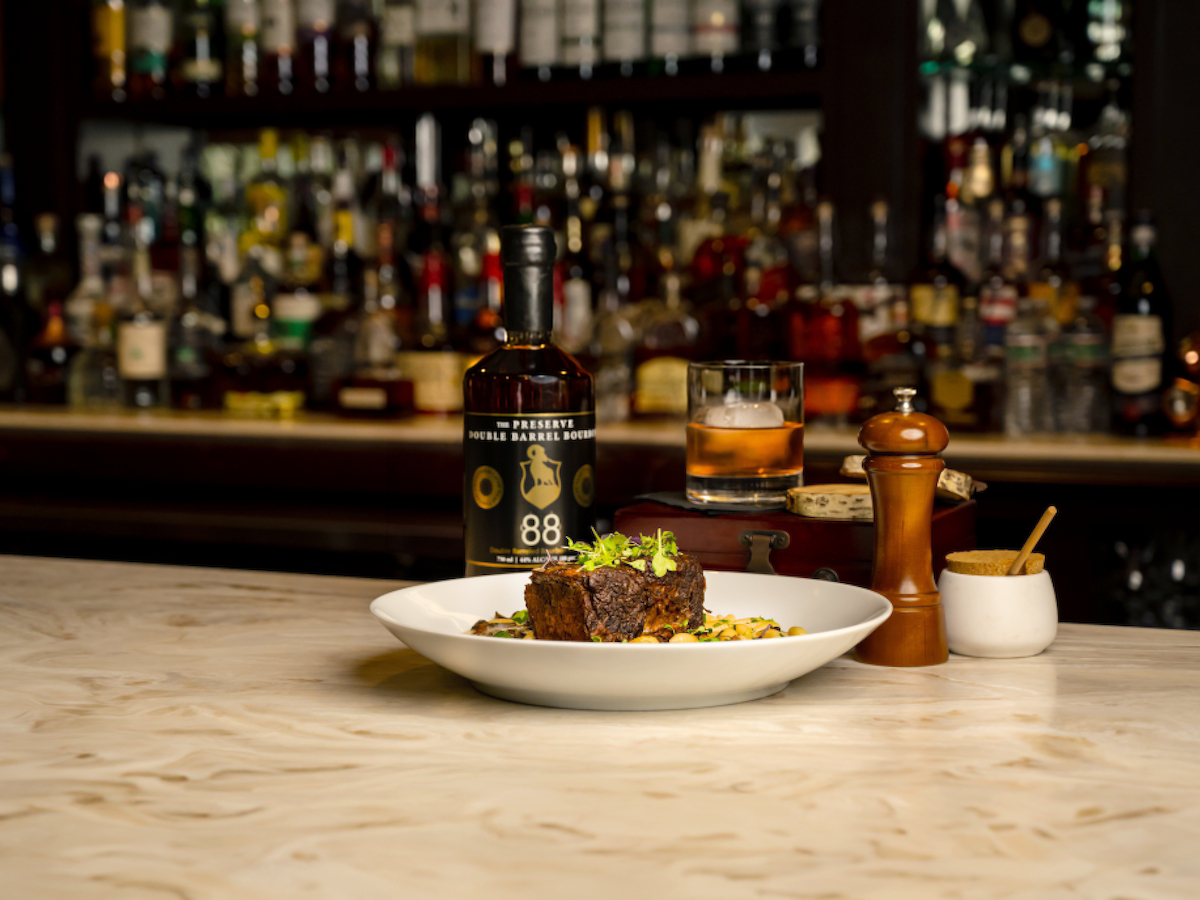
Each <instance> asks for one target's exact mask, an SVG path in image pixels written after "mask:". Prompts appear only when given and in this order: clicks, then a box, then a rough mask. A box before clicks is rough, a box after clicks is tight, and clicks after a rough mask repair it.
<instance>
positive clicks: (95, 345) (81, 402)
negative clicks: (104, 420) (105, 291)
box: [67, 297, 124, 410]
mask: <svg viewBox="0 0 1200 900" xmlns="http://www.w3.org/2000/svg"><path fill="white" fill-rule="evenodd" d="M121 388H122V384H121V373H120V369H119V366H118V362H117V351H116V343H115V341H114V339H113V308H112V304H111V303H109V301H108V298H107V297H101V298H99V299H97V301H96V302H95V304H94V305H93V306H92V321H91V325H90V328H89V333H88V337H87V338H86V339H85V341H84V343H83V347H82V349H81V350H80V351H79V352H78V353H76V354H75V357H74V358H73V359H72V360H71V368H70V371H69V372H68V375H67V403H68V404H69V405H70V406H71V408H72V409H88V410H114V409H120V408H121V406H122V405H123V404H124V398H123V395H122V390H121Z"/></svg>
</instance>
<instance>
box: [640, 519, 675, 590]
mask: <svg viewBox="0 0 1200 900" xmlns="http://www.w3.org/2000/svg"><path fill="white" fill-rule="evenodd" d="M641 538H642V543H641V547H642V553H643V555H645V556H649V557H650V563H651V565H653V566H654V574H655V575H657V576H658V577H659V578H662V577H663V576H664V575H666V574H667V572H674V571H675V570H676V569H678V568H679V564H678V563H676V562H675V560H673V559H671V557H672V556H678V555H679V547H678V545H676V543H675V535H673V534H671V532H669V531H663V530H662V529H661V528H660V529H658V535H657V536H655V537H650V536H648V535H645V534H643V535H642V536H641Z"/></svg>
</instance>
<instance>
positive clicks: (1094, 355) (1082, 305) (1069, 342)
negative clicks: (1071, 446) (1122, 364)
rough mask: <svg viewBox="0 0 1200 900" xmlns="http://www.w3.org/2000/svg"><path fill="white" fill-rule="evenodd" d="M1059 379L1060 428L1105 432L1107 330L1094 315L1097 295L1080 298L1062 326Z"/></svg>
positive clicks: (1107, 421) (1108, 402)
mask: <svg viewBox="0 0 1200 900" xmlns="http://www.w3.org/2000/svg"><path fill="white" fill-rule="evenodd" d="M1060 340H1061V342H1062V351H1063V368H1062V374H1063V377H1062V382H1061V386H1060V388H1059V390H1058V391H1057V392H1056V399H1057V407H1058V409H1057V413H1056V416H1055V418H1056V420H1057V422H1058V428H1059V431H1066V432H1071V433H1075V434H1105V433H1107V432H1108V430H1109V425H1110V419H1111V409H1112V406H1111V400H1110V399H1109V384H1108V365H1109V358H1108V353H1109V346H1108V331H1107V329H1106V328H1105V327H1104V322H1103V321H1102V320H1101V319H1100V317H1099V316H1097V315H1096V298H1095V297H1093V296H1091V295H1085V296H1083V297H1080V298H1079V303H1078V306H1077V307H1076V309H1075V314H1074V316H1073V317H1072V319H1071V321H1070V322H1068V323H1067V325H1066V327H1064V328H1063V331H1062V336H1061V338H1060Z"/></svg>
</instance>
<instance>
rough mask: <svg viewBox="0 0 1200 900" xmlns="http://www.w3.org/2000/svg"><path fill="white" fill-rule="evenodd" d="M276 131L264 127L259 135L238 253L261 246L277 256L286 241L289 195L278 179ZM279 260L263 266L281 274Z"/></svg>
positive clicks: (247, 191)
mask: <svg viewBox="0 0 1200 900" xmlns="http://www.w3.org/2000/svg"><path fill="white" fill-rule="evenodd" d="M278 156H279V132H277V131H276V130H275V129H274V128H264V129H263V130H262V131H261V132H259V136H258V166H259V168H258V172H257V173H255V175H254V177H253V178H251V179H250V181H249V182H248V183H247V184H246V190H245V203H246V221H247V224H248V227H247V228H246V229H245V230H244V231H243V232H242V235H241V238H240V239H239V241H238V246H239V250H241V252H242V253H245V252H246V250H247V249H248V248H249V247H250V246H251V245H252V244H262V245H264V246H266V247H268V248H270V249H271V251H273V253H272V255H273V256H275V255H277V254H278V253H279V252H280V251H282V248H283V247H284V244H285V242H286V241H287V237H288V234H289V233H290V228H289V224H288V211H289V203H288V201H289V192H288V186H287V184H286V183H285V182H284V180H283V179H282V178H281V177H280V176H279V162H278ZM277 262H281V261H278V260H276V259H273V258H268V259H267V261H266V265H267V266H268V267H271V268H274V270H275V271H280V269H281V268H282V267H281V265H276V263H277Z"/></svg>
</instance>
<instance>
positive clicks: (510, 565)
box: [463, 225, 596, 576]
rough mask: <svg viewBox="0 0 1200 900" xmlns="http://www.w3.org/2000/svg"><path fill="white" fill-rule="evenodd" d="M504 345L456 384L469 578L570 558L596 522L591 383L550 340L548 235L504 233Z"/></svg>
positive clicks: (532, 230) (531, 229)
mask: <svg viewBox="0 0 1200 900" xmlns="http://www.w3.org/2000/svg"><path fill="white" fill-rule="evenodd" d="M501 255H502V257H503V261H504V324H505V331H506V340H505V343H504V345H503V346H501V347H500V348H499V349H497V350H494V351H493V352H492V353H490V354H488V355H487V356H485V357H484V358H483V359H482V360H480V361H479V362H478V363H476V364H475V365H474V366H472V367H471V368H470V369H468V370H467V374H466V375H465V376H464V378H463V460H464V462H463V466H464V468H463V513H464V518H465V522H466V557H467V575H468V576H470V575H494V574H500V573H504V572H516V571H521V570H527V569H533V568H535V567H537V566H540V565H541V564H542V563H544V562H546V560H548V559H552V560H571V559H573V558H574V554H573V553H571V552H570V551H568V550H567V540H568V539H572V540H583V539H585V538H587V537H588V536H589V535H590V534H591V531H592V526H593V525H594V524H595V521H596V513H595V510H596V397H595V392H594V389H593V387H592V376H591V375H589V374H588V372H587V371H586V370H585V369H584V368H583V367H582V366H581V365H580V364H579V363H577V362H576V361H575V360H574V359H573V358H572V357H571V356H570V355H568V354H567V353H565V352H564V351H562V350H560V349H559V348H558V347H556V346H555V345H554V344H553V343H552V342H551V330H552V328H553V315H554V261H555V244H554V232H553V231H552V230H551V229H549V228H542V227H536V226H516V225H512V226H508V227H506V228H504V229H503V231H502V232H501Z"/></svg>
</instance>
